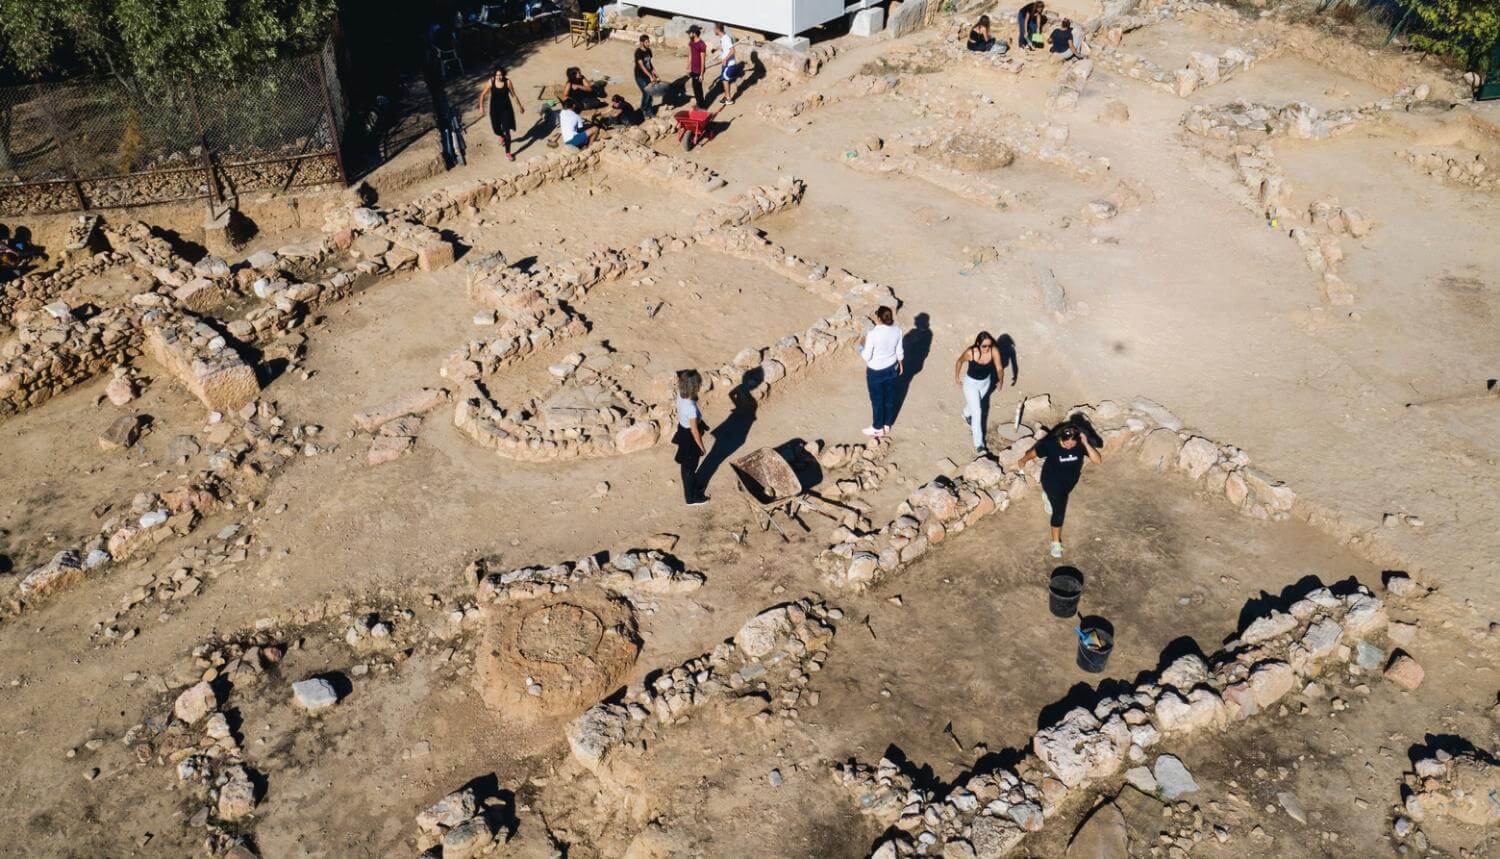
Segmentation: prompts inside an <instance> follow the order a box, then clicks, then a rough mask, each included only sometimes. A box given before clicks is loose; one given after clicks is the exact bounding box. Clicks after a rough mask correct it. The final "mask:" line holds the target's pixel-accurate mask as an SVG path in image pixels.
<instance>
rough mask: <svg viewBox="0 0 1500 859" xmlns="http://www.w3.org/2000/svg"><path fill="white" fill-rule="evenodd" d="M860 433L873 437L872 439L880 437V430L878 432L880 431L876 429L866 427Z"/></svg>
mask: <svg viewBox="0 0 1500 859" xmlns="http://www.w3.org/2000/svg"><path fill="white" fill-rule="evenodd" d="M860 432H862V433H864V434H865V435H867V436H871V437H874V436H877V435H880V430H878V429H876V428H874V427H865V428H864V429H862V430H860Z"/></svg>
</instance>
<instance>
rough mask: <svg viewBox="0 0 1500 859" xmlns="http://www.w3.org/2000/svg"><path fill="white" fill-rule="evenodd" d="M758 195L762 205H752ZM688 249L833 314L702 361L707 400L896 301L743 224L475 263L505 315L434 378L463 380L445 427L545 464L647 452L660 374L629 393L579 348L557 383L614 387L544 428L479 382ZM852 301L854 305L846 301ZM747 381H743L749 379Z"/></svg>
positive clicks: (769, 206)
mask: <svg viewBox="0 0 1500 859" xmlns="http://www.w3.org/2000/svg"><path fill="white" fill-rule="evenodd" d="M800 194H801V185H800V183H797V182H784V183H783V184H782V185H779V186H777V188H775V189H752V190H751V191H750V192H748V193H747V194H745V195H742V197H741V198H737V199H742V200H744V202H741V203H736V202H734V201H731V203H730V204H729V205H728V209H729V212H730V213H731V214H730V216H728V217H721V216H718V215H716V216H714V217H713V218H712V219H710V222H713V221H721V220H722V221H728V222H731V223H733V222H738V221H741V220H743V219H744V218H743V217H741V215H745V216H751V217H754V216H758V215H759V214H760V213H761V212H770V211H778V210H780V209H781V208H784V207H785V206H787V205H791V204H793V203H794V202H795V201H796V200H797V199H800ZM763 200H764V201H765V202H761V201H763ZM663 247H666V248H668V249H670V250H674V251H679V252H680V251H684V250H689V249H694V248H701V249H703V250H710V251H715V252H718V253H724V254H728V255H730V256H735V257H738V258H740V259H745V260H749V261H753V262H757V263H759V264H761V265H764V266H766V267H767V268H770V269H771V270H773V271H775V272H777V273H779V274H781V275H783V276H785V277H786V278H788V279H789V280H791V281H792V282H794V283H796V284H797V285H799V286H800V287H801V288H804V289H807V290H808V291H810V292H812V293H813V294H815V295H818V296H820V297H822V298H824V299H825V300H828V301H830V302H831V303H834V304H840V305H842V306H841V307H840V309H839V310H838V311H837V312H835V313H833V314H831V315H829V316H827V317H824V318H822V319H819V320H817V321H816V322H814V323H813V324H812V325H811V326H810V327H808V328H807V329H805V330H803V331H799V332H794V333H791V334H789V335H788V336H786V337H784V338H782V339H780V340H778V341H777V342H776V343H775V344H772V345H770V346H759V347H751V348H749V349H745V350H742V351H741V352H740V353H739V354H738V355H736V356H735V357H734V358H733V360H731V361H728V362H726V363H724V364H722V365H720V366H718V367H711V368H700V370H701V372H702V374H703V382H704V384H703V392H702V396H703V400H704V402H705V403H712V402H715V401H719V400H722V399H725V398H728V397H730V396H731V395H732V393H733V392H735V391H741V392H743V393H744V394H745V395H747V396H749V397H752V398H754V399H756V400H763V399H765V398H766V397H768V396H770V394H771V392H772V391H773V390H775V389H776V388H778V387H779V386H780V385H781V384H782V383H783V382H785V381H786V380H788V379H790V378H793V377H795V376H797V375H799V374H801V373H803V372H805V371H806V370H807V369H808V368H809V367H811V365H812V364H814V363H815V362H817V361H818V360H819V359H821V358H823V357H825V356H828V355H832V354H835V353H837V352H838V351H839V350H841V349H843V348H844V347H847V346H848V345H850V344H852V343H854V342H855V341H857V340H858V338H859V337H860V336H861V335H862V334H863V333H864V331H865V330H866V329H867V327H868V326H869V325H870V322H869V318H868V316H869V314H871V313H873V312H874V309H875V308H876V307H877V306H880V305H882V304H885V305H889V306H892V307H896V306H899V301H898V300H897V298H896V295H895V293H894V292H893V291H892V290H891V289H890V287H887V286H882V285H879V284H873V283H870V282H868V281H865V280H864V279H862V278H859V277H857V276H855V275H853V274H851V273H849V272H848V271H844V270H842V269H832V268H830V267H829V266H826V265H819V264H816V263H812V262H808V261H806V260H802V259H800V258H798V257H797V256H796V255H794V254H791V253H788V252H787V250H786V249H785V248H783V247H781V246H779V245H776V244H774V243H772V242H771V241H769V240H768V239H766V238H765V237H764V236H762V235H760V234H759V233H756V232H754V231H752V230H748V229H744V228H743V227H737V226H726V227H716V228H712V229H708V230H706V231H702V232H695V233H692V234H688V235H678V236H668V237H662V238H654V237H653V238H649V239H647V240H645V241H643V242H642V243H641V247H640V248H639V250H638V252H637V253H635V254H630V253H627V252H624V251H617V250H614V249H606V250H604V251H599V252H595V253H592V254H589V255H588V256H586V257H583V258H581V259H579V260H573V261H570V262H567V263H562V264H558V265H556V266H547V267H543V268H541V269H537V270H534V271H532V272H530V273H522V272H518V271H516V270H514V269H509V268H506V267H504V266H503V260H498V259H487V260H479V261H477V262H476V263H474V264H472V266H471V269H470V283H469V288H470V294H471V296H473V297H474V298H475V299H476V300H479V301H480V302H481V303H483V304H488V305H489V306H491V307H493V308H495V309H496V310H499V311H501V312H504V313H506V314H507V319H506V322H505V323H504V324H503V325H502V326H501V329H500V336H499V337H497V338H495V339H493V340H489V341H473V342H471V343H469V344H466V345H465V346H464V347H463V348H462V349H460V350H458V351H457V352H455V353H454V354H453V355H451V356H449V358H448V360H447V361H446V362H445V363H444V365H443V368H442V373H443V375H444V376H445V377H448V378H456V379H462V380H464V384H463V386H462V387H461V388H460V391H459V396H458V402H457V405H456V407H455V410H454V424H455V425H456V426H457V427H458V428H459V429H460V430H461V431H463V432H464V433H465V434H466V435H468V436H469V437H470V438H473V439H474V440H475V441H477V442H478V443H479V444H481V445H482V446H484V447H487V448H489V449H491V450H494V451H495V452H497V453H498V454H500V455H501V456H505V457H507V458H514V459H523V460H529V461H549V460H555V459H569V458H575V457H589V456H613V455H619V454H628V453H634V452H637V451H640V450H645V449H647V448H649V447H652V446H654V445H656V444H658V443H660V442H662V441H664V440H666V438H667V437H668V436H669V434H670V429H671V427H672V425H673V422H674V420H675V418H674V415H673V413H672V409H671V407H670V402H671V392H670V387H671V385H670V381H671V380H669V379H663V380H658V381H657V384H656V386H655V387H656V388H657V390H655V391H653V395H652V397H650V398H638V397H637V396H636V395H632V394H631V393H630V392H628V391H625V390H624V389H623V388H622V387H620V386H619V384H618V383H617V382H615V381H614V380H612V379H610V378H609V377H608V376H607V375H605V374H603V373H601V372H599V371H598V370H596V369H595V368H594V367H592V366H590V362H589V361H588V360H587V358H586V356H585V355H581V354H580V355H577V356H575V359H576V360H572V361H569V362H565V363H566V364H567V366H559V367H556V368H554V373H555V374H556V375H558V377H559V378H560V379H563V380H568V379H572V378H577V380H578V381H580V382H582V383H585V384H588V385H590V386H592V387H594V388H598V389H601V390H605V391H613V392H614V394H613V397H612V399H611V400H610V402H609V403H608V404H600V405H599V406H598V408H597V409H595V410H594V411H595V413H594V414H592V415H585V416H581V417H580V418H579V420H578V422H577V423H573V424H571V425H568V426H552V425H549V423H548V421H547V414H546V410H545V408H544V407H543V404H542V403H541V402H540V401H539V400H533V401H532V402H529V403H525V404H522V405H521V406H518V407H515V408H510V409H506V408H502V407H501V406H499V405H498V404H496V403H495V402H494V401H493V400H492V399H491V398H490V397H489V395H488V393H487V392H486V390H485V389H484V387H483V386H482V384H481V383H480V381H479V380H481V379H482V378H484V377H485V376H488V375H491V374H493V373H495V372H498V371H499V370H501V369H502V368H504V367H506V366H509V365H510V364H513V363H515V362H517V361H520V360H522V359H524V358H526V357H528V356H529V355H531V354H533V353H534V352H536V351H538V350H541V349H544V348H546V347H549V346H551V345H554V344H555V343H557V342H559V341H561V340H562V339H564V338H567V337H572V336H577V335H578V334H581V333H582V332H583V330H584V326H583V323H582V321H581V320H580V319H579V318H578V316H577V315H576V314H575V313H574V312H573V311H572V310H571V309H570V306H571V304H572V303H574V302H577V301H578V300H579V299H581V298H582V297H583V296H584V295H586V294H587V293H588V291H589V290H590V289H592V288H593V287H595V286H597V285H598V284H600V283H604V282H606V281H610V280H615V279H618V278H620V277H622V276H624V275H626V274H632V273H636V272H640V271H644V270H645V269H646V268H647V266H648V265H650V264H651V263H652V262H653V261H654V260H655V259H656V258H657V257H659V256H660V254H661V253H662V249H663ZM856 307H857V308H859V309H858V311H856V310H855V309H854V308H856ZM747 379H750V380H753V381H751V382H748V383H747Z"/></svg>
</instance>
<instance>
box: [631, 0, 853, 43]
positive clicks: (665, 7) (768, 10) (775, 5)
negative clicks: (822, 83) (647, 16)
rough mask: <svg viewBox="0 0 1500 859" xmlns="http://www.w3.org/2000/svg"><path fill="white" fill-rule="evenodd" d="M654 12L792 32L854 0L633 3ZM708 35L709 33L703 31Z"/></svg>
mask: <svg viewBox="0 0 1500 859" xmlns="http://www.w3.org/2000/svg"><path fill="white" fill-rule="evenodd" d="M625 2H627V3H630V5H633V6H639V7H641V8H642V9H650V10H651V11H653V12H665V13H667V14H671V15H685V16H687V17H689V18H702V19H703V20H705V21H723V22H724V23H725V24H728V25H729V26H730V27H731V28H734V27H745V28H748V29H751V30H759V31H761V32H763V33H772V34H775V35H783V36H791V35H795V34H797V33H800V32H802V31H803V30H810V29H812V28H813V27H816V26H818V25H819V24H824V23H827V22H828V21H832V20H833V19H835V18H839V17H842V16H843V14H844V8H845V6H846V5H847V4H848V3H849V2H852V0H644V2H641V3H632V2H631V0H625ZM704 35H705V37H706V36H707V34H704Z"/></svg>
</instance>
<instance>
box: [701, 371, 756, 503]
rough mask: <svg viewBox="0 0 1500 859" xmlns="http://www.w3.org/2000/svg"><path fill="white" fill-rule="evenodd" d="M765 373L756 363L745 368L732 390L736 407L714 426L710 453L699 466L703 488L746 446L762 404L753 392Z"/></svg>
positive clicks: (730, 393)
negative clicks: (722, 466) (720, 468)
mask: <svg viewBox="0 0 1500 859" xmlns="http://www.w3.org/2000/svg"><path fill="white" fill-rule="evenodd" d="M764 376H765V373H764V371H763V370H761V369H760V368H759V367H752V368H751V369H749V370H746V371H745V375H744V376H743V377H742V378H741V379H740V383H739V384H738V385H736V386H735V387H734V390H732V391H730V392H729V401H730V403H732V404H733V408H732V409H731V410H730V412H729V416H728V417H726V418H724V420H723V421H721V422H720V423H719V425H718V426H716V427H714V429H713V437H714V446H713V447H712V448H711V449H710V450H709V451H708V456H706V457H704V458H703V464H702V465H700V466H698V486H699V487H700V489H701V490H702V491H707V489H708V482H709V481H710V480H713V477H714V473H715V472H717V471H718V470H719V466H721V465H723V464H724V463H725V462H728V461H729V458H730V457H731V456H734V455H735V454H736V453H738V452H739V450H740V448H742V447H744V446H745V440H746V439H747V438H749V436H750V427H751V425H752V424H754V423H755V412H756V409H757V408H758V406H757V404H756V402H755V397H754V396H753V395H752V394H751V393H750V392H751V391H752V390H754V389H755V388H757V387H759V385H760V383H761V382H762V381H763V379H764Z"/></svg>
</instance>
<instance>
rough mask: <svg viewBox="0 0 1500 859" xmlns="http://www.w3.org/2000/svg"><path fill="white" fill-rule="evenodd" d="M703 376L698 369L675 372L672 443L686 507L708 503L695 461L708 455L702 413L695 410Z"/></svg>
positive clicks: (699, 460) (697, 461)
mask: <svg viewBox="0 0 1500 859" xmlns="http://www.w3.org/2000/svg"><path fill="white" fill-rule="evenodd" d="M702 387H703V377H702V376H701V375H699V374H698V371H697V370H681V371H678V373H677V432H676V433H675V434H673V436H672V444H674V445H676V446H677V455H676V457H675V459H676V461H677V466H678V469H679V470H680V471H681V472H682V500H683V501H685V502H686V503H687V505H688V506H689V507H697V506H698V505H700V504H707V503H708V496H707V495H704V494H703V488H702V487H701V486H699V485H698V463H699V462H701V461H702V460H703V457H704V456H706V455H707V454H708V448H707V447H705V446H704V444H703V415H702V412H700V411H699V410H698V390H699V389H700V388H702Z"/></svg>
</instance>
